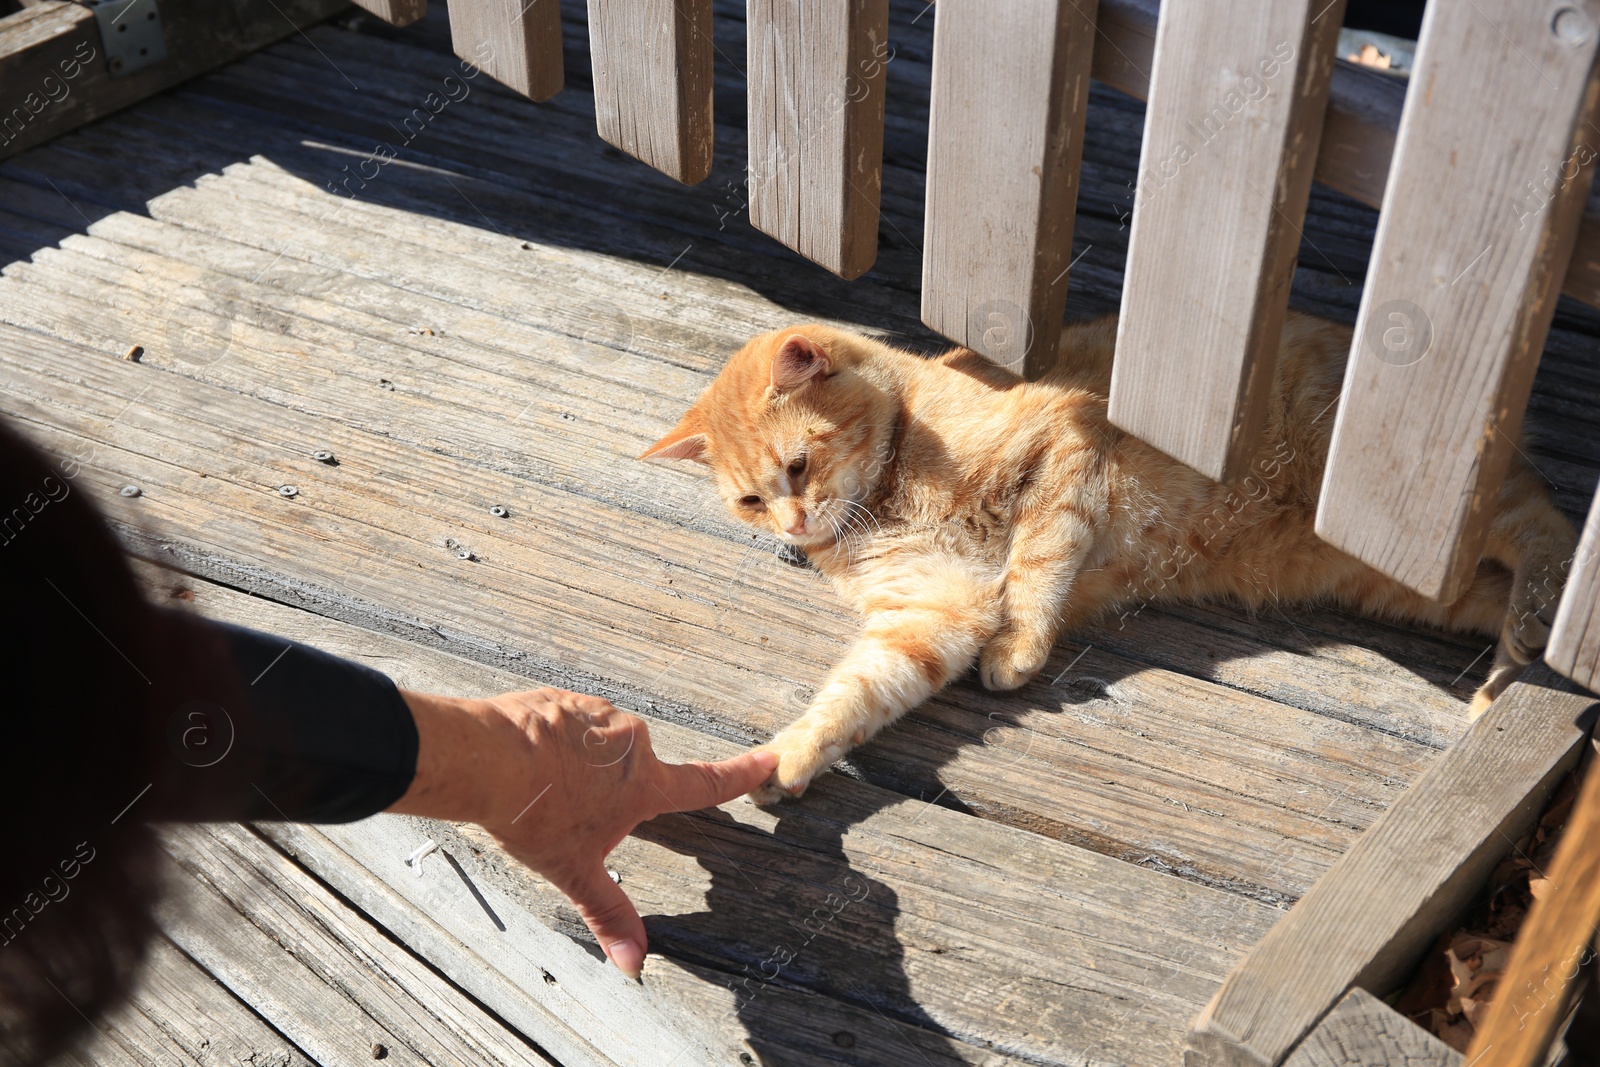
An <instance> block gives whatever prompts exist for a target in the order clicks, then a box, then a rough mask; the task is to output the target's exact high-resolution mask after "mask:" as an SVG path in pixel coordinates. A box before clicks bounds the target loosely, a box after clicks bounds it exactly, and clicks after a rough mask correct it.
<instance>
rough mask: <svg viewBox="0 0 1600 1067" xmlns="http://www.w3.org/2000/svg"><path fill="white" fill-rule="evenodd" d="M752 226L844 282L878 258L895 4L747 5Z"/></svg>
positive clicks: (840, 0)
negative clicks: (886, 94) (890, 36)
mask: <svg viewBox="0 0 1600 1067" xmlns="http://www.w3.org/2000/svg"><path fill="white" fill-rule="evenodd" d="M746 17H747V20H748V37H747V42H746V47H747V50H748V56H747V60H746V75H747V77H748V79H749V83H750V89H749V93H750V102H749V108H748V120H749V126H750V129H749V154H750V172H749V183H750V223H751V225H753V226H755V228H756V229H758V230H761V231H762V232H763V233H767V234H770V235H771V236H773V237H776V238H777V239H778V240H780V241H782V242H783V243H784V244H786V245H788V246H789V247H790V248H792V249H794V250H795V251H796V252H799V253H800V254H801V255H803V256H805V257H807V258H808V259H812V260H815V261H816V262H817V263H820V264H821V265H822V266H824V267H826V268H828V269H829V270H831V271H833V272H834V273H835V274H837V275H839V276H840V277H841V278H855V277H858V276H859V275H861V274H864V273H866V271H867V269H868V268H869V267H871V266H872V263H873V260H875V259H876V258H877V255H878V197H879V193H880V189H881V186H882V170H883V99H884V92H883V85H884V72H885V69H886V65H887V63H888V60H889V58H890V56H891V53H890V50H889V39H888V28H889V5H888V0H828V2H827V3H822V4H807V5H796V4H792V3H784V2H782V0H749V7H748V14H747V16H746Z"/></svg>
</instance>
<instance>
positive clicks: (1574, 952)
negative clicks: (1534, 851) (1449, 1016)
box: [1467, 763, 1600, 1067]
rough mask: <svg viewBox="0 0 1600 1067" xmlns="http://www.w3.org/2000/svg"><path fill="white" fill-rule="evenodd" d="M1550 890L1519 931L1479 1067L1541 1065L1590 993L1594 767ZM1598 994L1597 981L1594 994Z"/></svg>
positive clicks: (1599, 849)
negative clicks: (1577, 1001)
mask: <svg viewBox="0 0 1600 1067" xmlns="http://www.w3.org/2000/svg"><path fill="white" fill-rule="evenodd" d="M1545 874H1546V877H1547V878H1548V879H1549V881H1548V889H1547V891H1546V892H1545V893H1544V894H1543V895H1542V896H1540V897H1538V898H1537V899H1535V900H1534V902H1533V906H1532V907H1530V908H1529V909H1528V917H1527V918H1526V919H1525V920H1524V921H1523V923H1522V929H1520V930H1518V931H1517V941H1516V944H1515V945H1514V946H1513V947H1512V949H1511V959H1510V961H1509V962H1508V963H1507V964H1506V971H1505V976H1504V977H1503V978H1501V979H1500V981H1499V982H1497V983H1496V985H1495V997H1494V1001H1493V1003H1492V1004H1490V1006H1489V1012H1488V1017H1487V1018H1486V1019H1484V1020H1483V1021H1482V1022H1480V1023H1479V1024H1478V1026H1477V1028H1476V1032H1475V1033H1474V1034H1473V1037H1472V1045H1471V1047H1469V1048H1468V1049H1467V1061H1468V1062H1469V1063H1471V1064H1473V1065H1474V1067H1540V1065H1541V1064H1543V1063H1545V1062H1546V1055H1547V1054H1548V1053H1549V1051H1550V1046H1551V1044H1552V1042H1554V1041H1555V1038H1556V1034H1557V1032H1558V1031H1559V1030H1560V1029H1561V1026H1562V1024H1563V1023H1564V1022H1566V1019H1567V1009H1568V1008H1569V1007H1570V1006H1571V1003H1572V997H1573V995H1574V994H1575V993H1576V992H1577V991H1578V990H1579V989H1581V988H1582V986H1583V983H1582V982H1581V981H1574V979H1577V978H1578V972H1579V968H1580V967H1581V966H1582V965H1583V964H1585V963H1589V962H1591V961H1592V960H1593V959H1594V949H1593V947H1592V946H1593V942H1594V936H1595V927H1596V925H1600V774H1597V773H1595V766H1594V764H1593V763H1591V764H1590V767H1589V770H1588V772H1587V773H1586V774H1585V776H1584V782H1583V788H1582V789H1580V790H1579V791H1578V798H1577V800H1576V801H1575V802H1574V803H1573V806H1572V813H1571V814H1570V815H1568V816H1567V824H1566V827H1565V828H1564V829H1563V830H1562V831H1561V841H1560V842H1559V843H1558V844H1557V845H1556V853H1555V856H1554V857H1553V858H1552V859H1551V860H1550V866H1549V868H1548V870H1547V871H1546V872H1545ZM1588 995H1589V996H1594V995H1595V992H1594V987H1593V984H1592V980H1591V982H1590V985H1589V990H1588Z"/></svg>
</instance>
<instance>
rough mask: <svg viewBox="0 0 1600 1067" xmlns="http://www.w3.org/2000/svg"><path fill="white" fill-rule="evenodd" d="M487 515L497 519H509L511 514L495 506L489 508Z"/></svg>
mask: <svg viewBox="0 0 1600 1067" xmlns="http://www.w3.org/2000/svg"><path fill="white" fill-rule="evenodd" d="M489 514H491V515H493V516H494V517H495V518H497V519H508V518H510V517H511V512H509V511H507V510H506V509H505V508H504V507H502V506H501V505H499V504H496V505H495V506H494V507H492V508H490V509H489Z"/></svg>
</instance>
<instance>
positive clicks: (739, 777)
mask: <svg viewBox="0 0 1600 1067" xmlns="http://www.w3.org/2000/svg"><path fill="white" fill-rule="evenodd" d="M402 696H403V697H404V698H405V700H406V703H407V704H408V705H409V706H410V707H411V711H412V716H413V717H414V718H415V720H416V723H417V734H418V740H419V744H418V752H417V773H416V776H415V778H414V779H413V781H412V784H411V788H410V789H408V790H407V791H406V794H405V796H403V797H402V798H401V799H400V800H399V801H398V802H396V804H395V805H394V806H392V807H391V808H390V809H389V810H390V811H395V812H403V813H406V814H412V815H426V816H430V817H432V818H438V819H453V820H459V821H466V822H475V823H478V824H479V825H480V826H482V827H483V828H484V829H485V830H488V831H489V833H490V834H492V835H493V836H494V838H495V839H496V840H497V841H499V842H500V844H501V845H502V846H504V848H505V850H506V851H507V852H509V853H510V854H511V855H512V856H514V857H515V858H516V859H518V860H519V861H521V862H522V863H524V864H526V865H527V866H528V867H530V868H532V869H533V870H534V871H537V872H538V873H539V874H540V875H542V876H543V877H544V878H545V879H547V880H548V881H549V882H550V883H551V884H552V885H554V886H555V887H556V888H557V889H559V890H561V892H562V893H564V894H565V895H566V897H567V899H569V900H571V901H572V903H573V905H574V906H575V907H576V908H577V909H578V914H579V916H580V917H582V919H583V921H584V923H585V924H587V925H588V927H589V929H590V930H591V931H593V933H594V935H595V938H596V939H597V940H598V941H599V942H600V947H601V948H603V949H604V950H605V953H606V955H607V957H609V958H610V960H611V962H612V963H614V964H616V965H617V967H618V968H619V969H620V970H622V971H623V973H625V974H627V975H628V976H629V977H631V978H638V977H639V973H640V971H641V969H642V968H643V966H644V953H645V946H646V940H645V931H644V922H643V921H642V920H641V919H640V918H639V913H638V912H637V911H635V910H634V907H633V904H632V902H631V901H629V900H628V897H627V894H625V893H624V892H623V891H622V887H621V886H619V885H617V884H616V883H615V882H613V881H612V880H611V877H610V875H608V874H607V873H606V866H605V858H606V856H607V854H609V853H610V852H611V850H612V849H614V848H616V846H617V844H618V843H619V842H620V841H621V840H622V839H623V838H624V837H626V836H627V835H628V834H629V833H631V832H632V831H633V829H634V828H635V827H636V826H638V825H639V824H640V823H642V822H645V821H646V820H649V819H653V818H655V817H656V816H657V815H660V814H662V813H663V812H668V811H695V810H698V809H700V808H707V807H712V806H714V805H717V804H722V803H725V802H727V801H729V800H732V799H733V798H735V797H737V796H739V795H741V794H743V793H747V792H749V791H750V790H752V789H754V788H755V787H756V786H758V785H760V784H761V783H762V782H764V781H766V780H767V778H768V777H770V776H771V774H772V772H773V769H774V768H775V766H776V764H777V759H776V757H775V756H774V755H773V754H771V753H768V752H760V751H758V752H746V753H744V754H743V755H740V756H736V757H734V758H733V759H730V760H724V761H722V762H720V763H683V764H671V763H662V762H661V761H660V760H658V759H657V758H656V755H655V752H654V751H653V750H652V749H651V746H650V728H649V726H647V725H646V724H645V722H644V720H642V719H640V718H638V717H636V716H634V715H630V714H628V713H627V712H624V711H620V710H618V709H617V708H616V707H614V706H613V705H612V704H611V702H610V701H608V700H603V699H601V698H600V697H593V696H585V695H583V694H581V693H569V692H566V691H565V690H561V689H536V690H533V691H531V692H525V693H507V694H504V695H502V696H498V697H494V698H491V699H489V700H463V699H459V698H452V697H441V696H434V695H431V694H426V693H413V692H405V691H402Z"/></svg>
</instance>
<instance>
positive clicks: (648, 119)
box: [589, 0, 713, 185]
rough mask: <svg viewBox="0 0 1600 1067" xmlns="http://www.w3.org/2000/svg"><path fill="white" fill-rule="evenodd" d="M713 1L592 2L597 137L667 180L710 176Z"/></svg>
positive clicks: (591, 50)
mask: <svg viewBox="0 0 1600 1067" xmlns="http://www.w3.org/2000/svg"><path fill="white" fill-rule="evenodd" d="M712 49H713V45H712V39H711V0H589V57H590V63H591V65H592V67H593V70H594V114H595V122H596V123H597V125H598V126H599V128H600V136H601V137H603V138H605V140H606V141H607V142H609V143H610V144H614V145H616V146H617V147H618V148H620V149H622V150H623V151H624V152H627V153H628V154H629V155H631V156H634V157H635V158H637V159H640V160H643V161H644V162H646V163H648V164H650V165H651V166H652V167H654V168H656V169H657V170H659V171H661V172H662V173H663V174H665V175H667V176H668V177H669V178H676V179H677V180H678V181H680V182H683V183H684V184H685V185H694V184H696V183H698V182H702V181H704V180H705V179H706V177H707V175H709V174H710V173H711V152H712V147H713V146H712V138H713V131H712V121H711V87H712V74H713V68H712V54H713V52H712Z"/></svg>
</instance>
